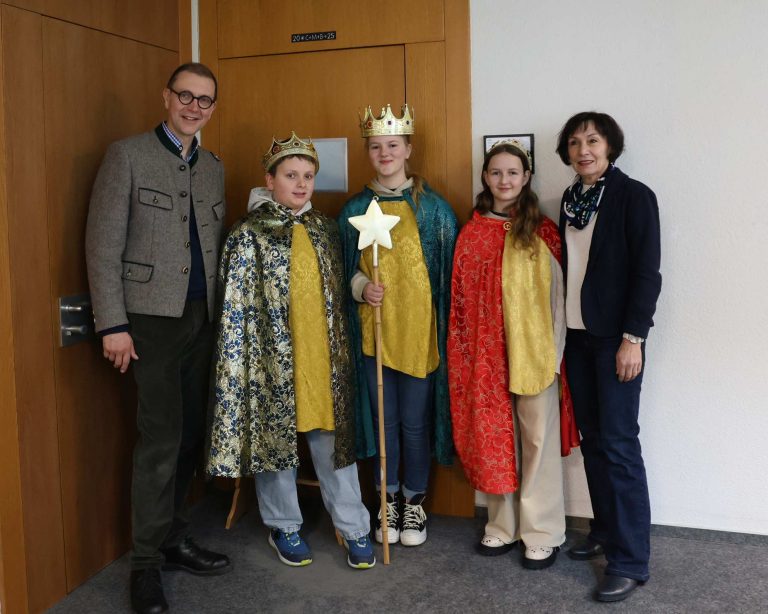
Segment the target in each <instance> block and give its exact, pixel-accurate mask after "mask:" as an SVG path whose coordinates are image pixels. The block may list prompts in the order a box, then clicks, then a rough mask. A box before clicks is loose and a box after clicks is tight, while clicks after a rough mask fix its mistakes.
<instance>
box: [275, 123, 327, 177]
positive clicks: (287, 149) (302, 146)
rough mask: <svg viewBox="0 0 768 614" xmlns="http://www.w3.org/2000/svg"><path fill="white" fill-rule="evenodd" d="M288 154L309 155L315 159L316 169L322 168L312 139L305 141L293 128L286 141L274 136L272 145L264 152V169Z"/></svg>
mask: <svg viewBox="0 0 768 614" xmlns="http://www.w3.org/2000/svg"><path fill="white" fill-rule="evenodd" d="M288 156H309V157H310V158H312V159H313V160H314V161H315V168H316V170H320V160H319V159H318V157H317V150H316V149H315V146H314V145H313V144H312V139H310V138H308V139H307V140H306V141H303V140H302V139H300V138H299V137H298V136H296V133H295V132H294V131H293V130H291V136H289V137H288V138H287V139H285V140H284V141H278V140H277V139H275V137H272V145H270V147H269V149H268V150H267V153H265V154H264V159H263V163H264V170H265V171H268V170H269V169H270V168H272V166H273V165H274V163H275V162H277V161H278V160H279V159H280V158H286V157H288Z"/></svg>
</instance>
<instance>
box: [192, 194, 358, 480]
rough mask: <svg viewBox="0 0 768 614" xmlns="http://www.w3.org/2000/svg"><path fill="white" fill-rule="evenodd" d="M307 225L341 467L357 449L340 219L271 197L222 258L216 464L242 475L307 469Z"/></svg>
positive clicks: (232, 234) (212, 458) (217, 471)
mask: <svg viewBox="0 0 768 614" xmlns="http://www.w3.org/2000/svg"><path fill="white" fill-rule="evenodd" d="M299 223H300V224H303V225H304V227H305V228H306V230H307V234H308V236H309V238H310V241H311V242H312V246H313V247H314V249H315V252H316V254H317V258H318V265H319V268H320V275H321V277H322V280H323V293H324V295H325V306H326V317H327V326H328V341H329V345H330V357H331V396H332V399H333V413H334V423H335V435H336V448H335V458H334V466H335V467H336V468H337V469H338V468H340V467H346V466H347V465H350V464H351V463H353V462H354V460H355V455H354V433H355V426H354V391H353V386H354V381H355V375H354V363H353V359H352V354H351V348H350V338H349V327H348V319H347V313H346V309H345V305H346V300H347V295H348V294H349V291H348V290H347V288H348V284H346V283H345V280H344V269H343V264H342V260H341V249H340V245H339V232H338V227H337V225H336V222H335V221H334V220H332V219H330V218H328V217H326V216H324V215H322V214H321V213H318V212H317V211H315V210H314V209H310V210H309V211H307V212H305V213H303V214H302V215H300V216H298V217H295V216H294V215H293V214H292V213H291V212H290V211H289V210H288V209H286V208H284V207H282V206H280V205H277V204H276V203H272V202H265V203H263V204H262V205H261V206H259V207H258V208H257V209H255V210H254V211H252V212H251V213H250V214H248V215H247V216H246V217H244V218H243V219H242V220H240V221H239V222H238V223H236V224H235V225H234V226H233V227H232V229H231V230H230V231H229V234H228V236H227V239H226V242H225V244H224V248H223V253H222V255H221V260H220V263H219V272H218V280H217V281H218V297H219V302H220V309H219V311H218V313H219V315H218V321H217V324H218V325H217V336H216V345H215V350H214V365H215V366H214V374H213V377H214V381H213V391H214V393H213V396H214V403H213V417H212V428H211V433H210V442H209V455H208V462H207V472H208V473H209V474H210V475H216V476H225V477H239V476H243V475H252V474H254V473H261V472H264V471H282V470H285V469H290V468H293V467H297V466H298V463H299V458H298V453H297V445H296V439H297V435H296V397H295V389H294V382H293V349H292V346H291V331H290V325H289V307H290V305H289V297H290V267H291V242H292V235H293V226H294V224H299Z"/></svg>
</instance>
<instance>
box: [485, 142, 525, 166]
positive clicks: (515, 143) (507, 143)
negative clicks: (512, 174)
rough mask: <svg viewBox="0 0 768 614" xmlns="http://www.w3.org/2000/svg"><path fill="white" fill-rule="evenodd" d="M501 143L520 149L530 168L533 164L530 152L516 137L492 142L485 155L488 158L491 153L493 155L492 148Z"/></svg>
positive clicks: (501, 144) (499, 145)
mask: <svg viewBox="0 0 768 614" xmlns="http://www.w3.org/2000/svg"><path fill="white" fill-rule="evenodd" d="M503 145H508V146H509V147H514V148H515V149H517V150H518V151H520V152H521V153H522V154H524V155H525V159H526V160H528V168H531V167H532V166H533V162H532V161H531V154H530V152H529V151H528V150H527V149H526V147H525V145H523V144H522V143H521V142H520V141H518V140H517V139H504V140H503V141H499V142H498V143H494V144H493V147H491V148H490V149H489V150H488V153H487V154H486V155H487V156H488V157H489V158H490V157H491V156H492V155H495V154H494V153H493V150H494V149H496V148H497V147H501V146H503Z"/></svg>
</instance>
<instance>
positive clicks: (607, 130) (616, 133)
mask: <svg viewBox="0 0 768 614" xmlns="http://www.w3.org/2000/svg"><path fill="white" fill-rule="evenodd" d="M590 122H591V123H592V125H594V127H595V130H597V131H598V132H599V133H600V136H602V137H603V138H604V139H605V140H606V141H607V142H608V161H609V162H611V163H613V162H616V160H617V159H618V157H619V156H620V155H621V152H623V151H624V132H622V130H621V127H620V126H619V124H617V123H616V120H615V119H613V118H612V117H611V116H610V115H608V114H607V113H598V112H597V111H584V112H582V113H576V115H574V116H573V117H571V119H569V120H568V121H567V122H565V125H564V126H563V129H562V130H561V131H560V136H559V137H558V139H557V154H558V155H559V156H560V159H561V160H562V161H563V164H566V165H570V164H571V160H570V158H569V157H568V139H569V138H571V137H572V136H573V135H574V133H575V132H577V131H579V130H584V129H585V128H586V127H587V124H589V123H590Z"/></svg>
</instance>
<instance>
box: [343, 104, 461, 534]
mask: <svg viewBox="0 0 768 614" xmlns="http://www.w3.org/2000/svg"><path fill="white" fill-rule="evenodd" d="M413 128H414V126H413V117H412V115H411V110H410V109H409V108H408V106H407V105H405V106H404V107H403V112H402V116H401V117H399V118H398V117H395V116H394V115H393V113H392V110H391V108H390V107H389V105H387V108H386V111H385V110H384V109H382V112H381V115H380V116H379V117H375V116H374V115H373V113H372V112H371V108H370V107H368V109H367V111H366V113H365V116H364V117H363V118H362V120H361V123H360V129H361V132H362V136H363V138H365V139H366V144H367V151H368V159H369V161H370V163H371V166H372V167H373V170H374V171H375V173H376V177H375V178H374V179H373V180H372V181H371V182H370V183H369V184H368V185H367V186H365V188H363V191H362V192H360V193H359V194H356V195H355V196H353V197H352V198H351V199H350V200H349V201H348V202H347V204H346V205H345V206H344V209H343V210H342V212H341V216H340V217H339V225H340V228H341V233H342V234H341V238H342V249H343V252H344V266H345V270H346V274H347V281H348V283H349V286H350V290H351V295H352V297H351V299H350V302H349V307H350V326H351V332H352V339H353V347H354V352H355V359H356V361H357V365H358V370H357V372H358V387H357V403H358V413H357V444H358V449H357V452H358V455H359V456H360V457H365V456H372V455H373V454H375V453H377V446H376V444H377V442H378V437H376V436H375V435H377V434H378V430H379V424H378V408H377V407H375V400H376V398H377V394H376V389H377V375H376V361H375V360H374V358H373V356H374V308H375V307H380V308H381V318H382V328H383V335H382V338H383V343H382V346H383V347H382V356H383V365H384V367H383V370H382V375H383V379H384V390H385V394H384V408H383V413H384V435H385V443H386V452H387V483H386V484H385V485H381V484H379V483H378V482H379V481H380V474H379V472H378V471H376V472H375V474H374V480H375V482H376V488H377V489H380V488H385V489H386V498H387V522H388V530H387V539H388V541H389V542H390V543H394V542H396V541H399V542H400V543H401V544H403V545H404V546H418V545H420V544H423V543H424V541H425V540H426V539H427V527H426V520H427V516H426V513H425V511H424V508H423V505H422V504H423V503H424V500H425V498H426V496H427V488H428V480H429V472H430V467H431V460H432V444H433V443H434V454H435V457H436V459H437V461H438V462H440V463H443V464H450V463H451V462H452V461H453V444H452V440H451V417H450V412H449V405H448V384H447V369H446V360H445V357H446V349H445V342H446V331H447V326H448V310H449V306H450V286H451V264H452V262H453V248H454V243H455V241H456V234H457V224H456V216H455V215H454V213H453V210H452V209H451V206H450V205H449V204H448V203H447V202H446V201H445V200H444V199H443V198H442V197H441V196H440V195H439V194H437V193H436V192H435V191H433V190H432V189H431V188H430V187H429V186H428V185H427V183H426V181H424V179H422V178H421V177H419V176H418V175H414V174H413V173H411V172H410V171H409V169H408V158H409V157H410V155H411V150H412V145H411V142H410V136H411V135H412V134H413V132H414V130H413ZM374 197H376V198H377V199H378V201H379V206H380V207H381V209H382V211H383V212H384V213H385V214H389V215H396V216H399V218H400V222H399V223H398V224H397V226H395V227H394V228H393V229H392V235H391V236H392V249H391V250H382V251H380V252H379V255H378V268H379V274H380V282H381V283H379V284H374V283H373V281H372V277H373V262H372V254H371V252H372V250H371V249H369V248H366V249H365V250H363V251H362V252H360V251H358V249H357V243H358V236H359V233H358V231H357V230H356V229H355V228H354V227H353V226H352V225H351V224H349V223H348V220H349V218H350V217H354V216H358V215H362V214H364V213H365V211H366V209H367V207H368V204H369V203H370V202H371V199H372V198H374ZM401 450H402V461H403V462H402V468H403V471H402V477H403V484H402V488H401V484H400V477H399V476H400V460H401ZM383 533H384V532H383V531H382V528H381V514H379V518H378V519H377V522H376V531H375V535H376V539H377V540H378V541H382V539H383Z"/></svg>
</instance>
